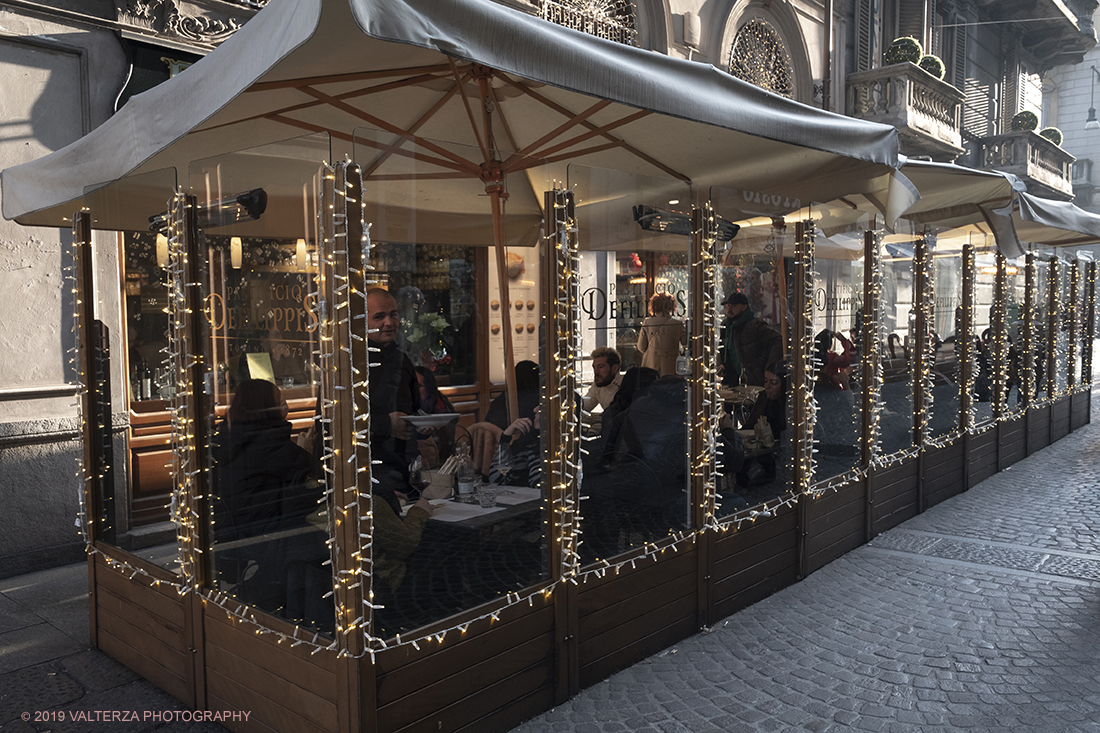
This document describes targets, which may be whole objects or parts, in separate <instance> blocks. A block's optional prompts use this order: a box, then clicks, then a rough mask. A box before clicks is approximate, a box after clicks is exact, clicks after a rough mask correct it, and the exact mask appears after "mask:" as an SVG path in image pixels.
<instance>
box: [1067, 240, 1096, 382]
mask: <svg viewBox="0 0 1100 733" xmlns="http://www.w3.org/2000/svg"><path fill="white" fill-rule="evenodd" d="M1088 264H1089V263H1088V262H1087V261H1085V260H1083V259H1078V260H1074V262H1073V265H1072V267H1074V268H1075V270H1076V272H1077V324H1076V325H1077V349H1076V358H1075V359H1074V363H1073V365H1072V366H1071V368H1072V369H1073V374H1074V375H1075V376H1074V378H1075V380H1076V384H1077V386H1078V387H1080V386H1081V385H1082V384H1083V383H1084V382H1085V381H1087V380H1086V376H1085V374H1084V373H1083V370H1084V364H1085V350H1086V349H1089V348H1091V346H1092V343H1091V342H1090V341H1089V340H1088V272H1089V270H1088Z"/></svg>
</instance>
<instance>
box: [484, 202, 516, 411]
mask: <svg viewBox="0 0 1100 733" xmlns="http://www.w3.org/2000/svg"><path fill="white" fill-rule="evenodd" d="M503 188H504V186H503V184H501V183H499V182H497V183H493V184H490V185H488V186H486V187H485V191H486V192H487V193H488V194H489V199H490V200H491V201H492V202H493V245H494V247H495V249H496V253H497V282H498V283H499V286H500V328H501V331H502V333H503V335H504V386H505V389H506V390H507V393H508V422H509V424H511V423H513V422H515V421H516V418H518V417H519V397H518V394H517V390H516V355H515V353H514V352H513V351H512V301H511V299H510V298H509V296H508V253H507V252H505V250H504V218H503V217H504V214H503V211H502V207H501V198H502V197H503V196H507V194H505V193H504V191H503Z"/></svg>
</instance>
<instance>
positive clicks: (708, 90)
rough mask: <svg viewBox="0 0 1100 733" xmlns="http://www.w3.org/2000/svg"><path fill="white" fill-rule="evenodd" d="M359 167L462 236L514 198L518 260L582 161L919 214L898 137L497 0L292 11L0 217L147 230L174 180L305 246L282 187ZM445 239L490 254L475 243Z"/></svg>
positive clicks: (296, 7) (215, 55)
mask: <svg viewBox="0 0 1100 733" xmlns="http://www.w3.org/2000/svg"><path fill="white" fill-rule="evenodd" d="M300 136H312V137H307V138H306V140H307V142H305V143H303V145H302V146H301V147H304V148H305V149H307V150H308V152H303V151H302V150H300V149H297V148H296V146H295V145H294V144H292V142H287V141H292V140H293V139H294V138H298V137H300ZM319 140H320V142H318V141H319ZM264 146H267V147H264ZM271 146H275V147H279V146H281V147H282V148H283V149H282V151H281V152H272V147H271ZM250 150H252V151H255V154H253V155H252V156H251V158H250V159H249V160H248V163H249V164H250V165H251V166H252V168H253V169H254V170H256V171H262V173H259V174H257V178H255V179H254V180H252V181H244V180H242V181H241V182H240V184H239V185H237V184H233V185H234V186H236V187H235V188H234V187H231V186H230V184H229V183H228V182H227V181H225V180H222V181H220V183H219V185H218V186H217V187H216V191H215V188H214V187H213V186H209V187H208V188H207V189H206V191H205V192H203V190H202V189H203V186H204V185H206V184H202V183H200V182H199V181H202V180H204V179H203V177H202V175H201V173H202V170H201V166H198V165H197V163H196V162H197V161H202V160H204V159H207V160H208V159H211V158H215V157H217V156H227V155H230V154H236V155H238V156H239V157H243V156H244V155H245V152H242V151H250ZM345 155H347V156H353V157H354V159H355V160H356V162H359V163H360V164H361V165H363V168H364V173H365V177H366V181H367V188H368V191H371V190H372V181H373V182H374V183H375V184H376V185H375V187H374V188H376V189H379V190H385V189H386V186H385V185H383V184H398V182H399V185H400V186H403V187H404V188H401V189H400V190H402V191H406V192H409V191H411V192H412V195H414V196H415V201H414V202H409V201H406V204H407V205H409V204H415V205H409V208H410V209H411V210H415V211H416V212H422V211H425V210H430V211H433V212H437V213H438V214H440V215H443V216H453V217H455V220H456V221H459V220H462V219H464V218H465V217H469V216H470V215H471V214H481V213H482V212H481V211H480V210H478V207H479V202H478V200H477V199H476V198H473V197H475V196H477V195H480V196H481V197H482V198H481V201H480V206H481V207H484V210H485V211H488V206H487V205H486V204H485V203H484V202H485V199H484V191H485V190H486V188H488V187H491V186H494V185H498V186H501V190H503V191H504V192H505V193H510V194H511V196H510V197H509V198H508V202H507V206H508V210H507V215H508V217H509V218H510V219H516V218H518V219H520V220H521V221H520V223H519V225H518V227H513V230H514V231H513V230H510V234H509V236H508V241H509V243H510V244H516V243H522V240H523V239H525V237H527V235H525V234H523V232H528V233H529V232H530V231H531V226H532V221H526V222H524V221H523V218H524V217H527V216H530V217H531V218H532V220H533V218H534V217H535V215H537V214H540V213H541V212H540V211H539V207H540V198H541V191H542V190H545V189H546V188H548V187H550V186H551V185H552V184H553V182H554V181H555V180H558V181H565V180H567V179H568V166H569V165H577V164H581V165H585V166H591V167H595V168H605V169H612V170H617V171H626V172H631V173H637V174H639V175H644V176H650V177H663V178H665V179H667V180H668V181H669V185H675V186H678V187H680V188H681V189H682V188H683V187H685V186H688V185H690V186H691V187H692V189H693V190H694V191H695V192H696V196H697V197H698V196H699V195H700V193H699V192H706V191H707V190H708V189H709V187H711V186H716V185H717V186H727V187H733V188H738V189H745V190H752V191H757V192H765V193H766V192H776V193H780V194H783V195H784V196H792V197H798V198H800V199H801V200H802V201H803V202H805V201H812V200H832V199H835V198H837V197H838V196H842V195H845V194H848V193H860V194H864V195H866V196H867V197H869V198H870V199H871V200H874V201H877V202H880V206H881V207H882V209H883V214H884V215H885V216H887V217H888V218H889V217H890V216H894V215H896V214H898V213H900V210H902V209H904V208H905V207H907V206H908V205H910V204H912V201H913V196H912V195H911V189H909V188H907V187H905V186H904V185H903V184H901V185H899V182H900V181H901V178H900V177H899V175H898V174H897V172H896V170H894V168H895V167H896V166H897V165H898V160H897V136H896V131H895V130H894V129H893V128H891V127H887V126H884V125H878V124H874V123H868V122H863V121H860V120H855V119H852V118H849V117H844V116H842V115H836V114H831V113H828V112H824V111H821V110H817V109H812V108H810V107H806V106H804V105H801V104H798V103H796V102H792V101H790V100H787V99H784V98H781V97H778V96H776V95H773V94H770V93H768V92H765V91H764V90H762V89H759V88H757V87H754V86H752V85H749V84H746V83H743V82H741V81H740V80H738V79H736V78H734V77H732V76H730V75H729V74H725V73H723V72H720V71H718V70H716V69H714V68H712V67H707V66H702V65H700V64H695V63H691V62H686V61H682V60H676V59H670V58H667V57H664V56H661V55H658V54H655V53H652V52H649V51H643V50H640V49H635V48H631V47H628V46H624V45H621V44H616V43H613V42H610V41H604V40H602V39H599V38H595V37H593V36H589V35H585V34H582V33H579V32H575V31H572V30H569V29H567V28H563V27H560V26H556V25H553V24H550V23H547V22H545V21H542V20H540V19H537V18H533V17H531V16H529V15H526V14H524V13H521V12H518V11H515V10H512V9H509V8H506V7H503V6H501V5H499V4H497V3H492V2H482V1H481V0H450V1H449V2H447V3H440V2H436V1H435V0H281V1H280V2H278V3H270V4H269V5H268V6H267V7H266V8H265V9H264V10H262V11H261V12H260V13H258V14H257V15H256V16H255V17H254V18H253V19H252V20H251V21H249V23H248V24H247V25H246V26H245V27H244V28H242V29H241V30H240V31H238V32H237V33H236V34H235V35H234V36H233V37H232V38H230V39H229V40H227V41H226V42H225V43H224V44H222V45H221V46H220V47H219V48H218V49H216V50H215V51H214V52H212V53H211V54H210V55H209V56H207V57H205V58H204V59H202V60H201V61H199V62H198V63H196V64H195V65H194V66H192V67H191V68H189V69H188V70H186V71H185V72H183V73H182V74H180V75H178V76H177V77H175V78H173V79H171V80H169V81H168V82H165V83H164V84H162V85H160V86H158V87H156V88H154V89H152V90H150V91H149V92H146V93H144V94H141V95H138V96H136V97H134V98H133V99H131V100H130V101H129V102H128V103H127V104H126V106H125V107H124V108H123V109H122V110H120V111H119V112H118V113H117V114H116V115H115V116H114V117H112V118H111V119H110V120H108V121H107V122H106V123H104V124H103V125H102V126H100V127H99V128H97V129H96V130H94V131H93V132H91V133H90V134H89V135H87V136H85V137H84V138H83V139H81V140H79V141H77V142H75V143H73V144H72V145H70V146H68V147H66V148H64V149H62V150H60V151H57V152H56V153H53V154H51V155H48V156H46V157H44V158H41V159H39V160H36V161H33V162H30V163H27V164H24V165H21V166H16V167H14V168H10V169H7V170H5V171H4V172H3V180H2V184H3V213H4V216H5V217H7V218H9V219H16V220H17V221H19V222H21V223H25V224H38V225H63V224H64V223H65V222H66V219H67V217H69V216H70V215H71V212H72V211H73V210H74V209H75V208H76V207H77V206H79V205H83V204H85V203H89V202H91V205H90V208H92V209H93V212H94V214H95V226H96V227H97V228H104V229H137V228H145V226H146V225H147V224H146V220H147V219H148V217H149V216H150V215H153V214H155V213H156V212H157V211H158V210H161V209H163V201H164V200H165V198H166V196H163V195H162V194H164V193H165V191H163V190H161V188H162V187H166V188H171V185H173V184H174V183H175V182H176V181H177V180H178V181H179V183H180V184H182V185H184V187H185V188H190V189H191V190H192V191H193V192H196V193H197V194H198V195H199V196H200V201H201V200H202V199H203V196H204V195H205V196H206V197H208V198H213V197H214V193H221V192H226V191H232V192H236V191H238V190H247V189H250V188H256V187H260V186H262V187H263V188H264V189H265V190H266V191H267V192H268V194H269V196H270V199H271V202H272V203H270V204H269V206H268V212H269V213H268V214H267V215H265V217H264V218H265V219H266V220H267V222H268V223H267V224H266V225H260V224H255V225H253V228H252V229H248V230H243V231H240V232H237V231H233V232H232V233H243V234H253V235H256V234H269V235H275V234H278V233H279V230H280V229H282V228H283V227H293V231H287V232H285V233H284V235H289V236H301V235H300V230H301V228H302V215H301V206H300V201H301V200H302V198H303V190H302V182H301V177H300V176H297V174H295V176H297V177H295V176H287V177H286V179H290V180H289V182H286V180H284V179H282V178H281V177H280V170H281V167H282V166H284V165H287V166H290V167H292V168H293V167H294V166H295V165H297V166H298V167H299V168H300V167H301V163H302V161H304V160H305V161H310V162H312V163H316V162H318V161H319V160H326V159H327V160H333V159H341V158H343V157H344V156H345ZM242 164H243V160H242ZM208 178H209V176H207V179H208ZM150 180H155V181H156V182H157V184H158V185H156V186H150V185H149V181H150ZM456 192H458V193H456ZM305 193H307V194H308V193H309V192H308V191H306V192H305ZM86 195H87V196H88V198H85V197H86ZM379 195H380V196H381V195H389V196H390V197H391V199H392V198H393V197H394V194H393V193H392V192H391V193H390V194H379ZM408 195H409V194H408V193H406V194H402V196H403V197H405V198H406V199H407V197H408ZM281 201H285V202H288V203H292V204H293V205H292V206H282V205H280V203H279V202H281ZM95 203H99V204H101V205H100V206H99V208H98V209H97V208H96V207H95ZM581 203H582V205H583V204H584V202H581ZM633 203H643V202H633ZM389 206H390V208H391V209H392V210H393V211H394V212H395V213H394V217H396V218H398V219H399V218H400V216H401V214H400V212H398V209H399V208H400V207H399V206H398V205H397V203H396V202H394V201H392V200H391V201H390V204H389ZM287 209H293V211H294V213H293V214H286V215H285V216H282V215H281V214H282V212H284V211H285V210H287ZM419 215H420V214H419V213H413V212H412V211H408V212H405V214H404V216H405V217H406V219H409V220H413V219H415V217H416V216H419ZM427 226H428V225H427V224H424V225H423V227H427ZM423 227H421V229H423ZM437 228H438V229H439V230H440V232H450V233H451V235H450V236H452V237H453V238H457V239H460V240H467V239H468V240H480V241H482V242H483V243H485V244H488V243H490V242H489V241H485V240H484V236H485V233H484V231H482V230H478V229H477V227H467V230H468V231H469V233H468V234H467V235H465V236H460V235H459V234H457V233H455V232H461V231H463V227H462V226H461V225H456V226H455V227H451V226H449V225H445V226H440V227H437ZM425 231H427V230H425ZM517 232H518V233H517ZM226 233H230V232H228V231H227V232H226ZM428 236H430V237H431V238H435V237H442V236H444V235H443V234H431V235H428ZM381 238H385V237H384V236H383V237H381ZM455 243H460V242H455Z"/></svg>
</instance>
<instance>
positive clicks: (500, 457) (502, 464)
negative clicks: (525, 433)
mask: <svg viewBox="0 0 1100 733" xmlns="http://www.w3.org/2000/svg"><path fill="white" fill-rule="evenodd" d="M493 460H494V461H495V462H496V465H497V470H498V471H500V484H501V486H507V485H508V472H509V471H511V470H512V466H513V465H514V462H513V459H512V449H511V447H509V446H508V444H507V443H500V444H498V445H497V449H496V453H495V455H494V456H493Z"/></svg>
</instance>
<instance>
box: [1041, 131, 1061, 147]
mask: <svg viewBox="0 0 1100 733" xmlns="http://www.w3.org/2000/svg"><path fill="white" fill-rule="evenodd" d="M1039 134H1040V135H1042V136H1043V137H1045V138H1046V139H1047V140H1050V141H1051V142H1052V143H1054V144H1055V145H1057V146H1059V147H1061V145H1062V131H1061V130H1059V129H1058V128H1057V127H1044V128H1043V129H1042V130H1039Z"/></svg>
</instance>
